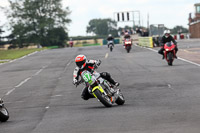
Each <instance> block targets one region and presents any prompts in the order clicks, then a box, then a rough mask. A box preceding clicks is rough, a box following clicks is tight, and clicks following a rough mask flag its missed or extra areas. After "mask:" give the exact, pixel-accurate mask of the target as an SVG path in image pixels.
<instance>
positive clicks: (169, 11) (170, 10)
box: [0, 0, 200, 36]
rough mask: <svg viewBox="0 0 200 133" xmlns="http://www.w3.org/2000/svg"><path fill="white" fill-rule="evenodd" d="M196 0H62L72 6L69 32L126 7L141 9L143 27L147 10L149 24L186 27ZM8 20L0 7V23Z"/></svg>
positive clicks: (80, 31)
mask: <svg viewBox="0 0 200 133" xmlns="http://www.w3.org/2000/svg"><path fill="white" fill-rule="evenodd" d="M195 3H200V0H62V4H63V7H69V9H70V10H71V14H70V15H69V18H70V19H71V20H72V23H70V24H69V25H68V26H67V27H68V30H69V31H68V32H69V36H78V35H82V36H85V35H88V34H87V33H86V27H87V26H88V23H89V21H90V20H91V19H97V18H101V19H104V18H111V19H116V17H114V13H116V12H125V11H140V20H141V25H142V26H145V27H147V16H148V14H149V23H150V24H164V25H165V26H166V27H168V28H173V27H174V26H176V25H182V26H184V27H186V28H188V25H187V24H188V17H189V13H194V11H195V9H194V4H195ZM0 6H3V7H8V6H9V3H8V0H0ZM136 13H137V12H136ZM136 15H137V14H135V16H136ZM137 18H138V17H137ZM7 23H8V20H7V19H6V17H5V14H4V13H3V11H1V10H0V26H1V25H5V26H6V24H7ZM125 25H128V26H132V25H133V22H118V27H122V26H125ZM6 33H8V32H6Z"/></svg>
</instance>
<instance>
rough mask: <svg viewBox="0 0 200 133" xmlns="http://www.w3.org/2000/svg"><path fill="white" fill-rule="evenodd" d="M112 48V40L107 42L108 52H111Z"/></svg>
mask: <svg viewBox="0 0 200 133" xmlns="http://www.w3.org/2000/svg"><path fill="white" fill-rule="evenodd" d="M113 47H114V42H113V40H110V41H108V48H110V52H112V50H113Z"/></svg>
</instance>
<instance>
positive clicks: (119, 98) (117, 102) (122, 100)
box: [115, 92, 125, 105]
mask: <svg viewBox="0 0 200 133" xmlns="http://www.w3.org/2000/svg"><path fill="white" fill-rule="evenodd" d="M115 103H116V104H118V105H123V104H124V103H125V99H124V96H123V94H122V93H121V92H119V94H118V98H117V100H116V101H115Z"/></svg>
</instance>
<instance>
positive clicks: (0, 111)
mask: <svg viewBox="0 0 200 133" xmlns="http://www.w3.org/2000/svg"><path fill="white" fill-rule="evenodd" d="M8 119H9V113H8V110H7V109H6V107H5V105H4V103H3V100H2V99H1V98H0V122H6V121H7V120H8Z"/></svg>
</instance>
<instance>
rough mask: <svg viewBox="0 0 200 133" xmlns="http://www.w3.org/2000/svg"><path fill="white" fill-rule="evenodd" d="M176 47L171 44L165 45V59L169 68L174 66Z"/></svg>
mask: <svg viewBox="0 0 200 133" xmlns="http://www.w3.org/2000/svg"><path fill="white" fill-rule="evenodd" d="M175 47H176V45H175V44H174V43H171V42H167V43H165V44H164V49H165V50H164V57H165V59H166V61H167V63H168V65H169V66H172V64H173V61H174V58H175V56H176V52H175Z"/></svg>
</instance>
